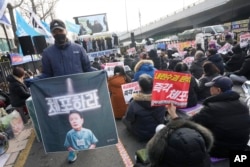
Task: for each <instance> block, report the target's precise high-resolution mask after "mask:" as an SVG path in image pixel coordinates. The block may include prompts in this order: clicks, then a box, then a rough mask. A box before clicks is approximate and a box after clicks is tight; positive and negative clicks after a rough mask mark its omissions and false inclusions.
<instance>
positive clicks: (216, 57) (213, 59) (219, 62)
mask: <svg viewBox="0 0 250 167" xmlns="http://www.w3.org/2000/svg"><path fill="white" fill-rule="evenodd" d="M207 60H208V61H211V62H212V63H214V64H215V65H216V66H217V67H218V69H219V70H220V74H221V75H223V74H224V63H223V59H222V57H221V56H220V55H219V54H217V53H216V54H214V55H210V56H208V59H207Z"/></svg>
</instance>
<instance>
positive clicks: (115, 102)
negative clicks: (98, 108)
mask: <svg viewBox="0 0 250 167" xmlns="http://www.w3.org/2000/svg"><path fill="white" fill-rule="evenodd" d="M125 83H126V78H125V77H124V76H122V75H114V76H112V77H110V78H108V89H109V92H110V97H111V103H112V107H113V112H114V115H115V118H122V117H123V116H124V115H125V112H126V109H127V104H126V103H125V100H124V97H123V92H122V87H121V85H122V84H125Z"/></svg>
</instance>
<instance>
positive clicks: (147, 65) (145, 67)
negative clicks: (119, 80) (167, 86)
mask: <svg viewBox="0 0 250 167" xmlns="http://www.w3.org/2000/svg"><path fill="white" fill-rule="evenodd" d="M134 71H135V75H134V79H133V81H138V80H139V77H140V75H141V74H148V75H150V76H151V77H152V78H154V73H155V71H156V68H154V62H153V61H152V60H140V61H139V62H138V63H137V64H136V65H135V68H134Z"/></svg>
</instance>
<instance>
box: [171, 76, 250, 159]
mask: <svg viewBox="0 0 250 167" xmlns="http://www.w3.org/2000/svg"><path fill="white" fill-rule="evenodd" d="M206 86H208V87H210V93H211V96H210V97H208V98H207V99H205V101H204V102H203V108H202V109H201V110H200V112H199V113H197V114H196V115H194V116H192V117H190V120H192V121H194V122H196V123H199V124H201V125H203V126H204V127H206V128H208V129H209V130H210V131H211V132H212V133H213V135H214V139H215V141H214V145H213V147H212V149H211V151H210V152H209V154H210V155H211V156H212V157H215V158H229V153H230V151H232V150H234V151H243V150H245V149H247V148H248V146H247V143H248V140H249V133H250V126H249V125H250V116H249V109H248V107H247V106H246V104H244V103H242V102H241V101H240V99H239V98H240V95H239V94H238V93H237V92H235V91H233V90H232V86H233V82H232V80H231V79H230V78H228V77H226V76H218V77H216V78H214V79H213V80H212V81H211V82H208V83H206ZM167 108H168V113H169V115H170V117H171V118H172V119H176V118H178V115H177V114H176V107H175V106H174V105H173V104H171V105H169V106H167Z"/></svg>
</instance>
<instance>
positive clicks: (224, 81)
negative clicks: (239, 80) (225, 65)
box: [205, 76, 233, 92]
mask: <svg viewBox="0 0 250 167" xmlns="http://www.w3.org/2000/svg"><path fill="white" fill-rule="evenodd" d="M205 86H207V87H212V86H215V87H218V88H220V89H221V90H222V92H225V91H227V90H231V89H232V87H233V82H232V80H231V79H230V78H228V77H226V76H218V77H215V78H214V79H213V80H212V81H211V82H207V83H205Z"/></svg>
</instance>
